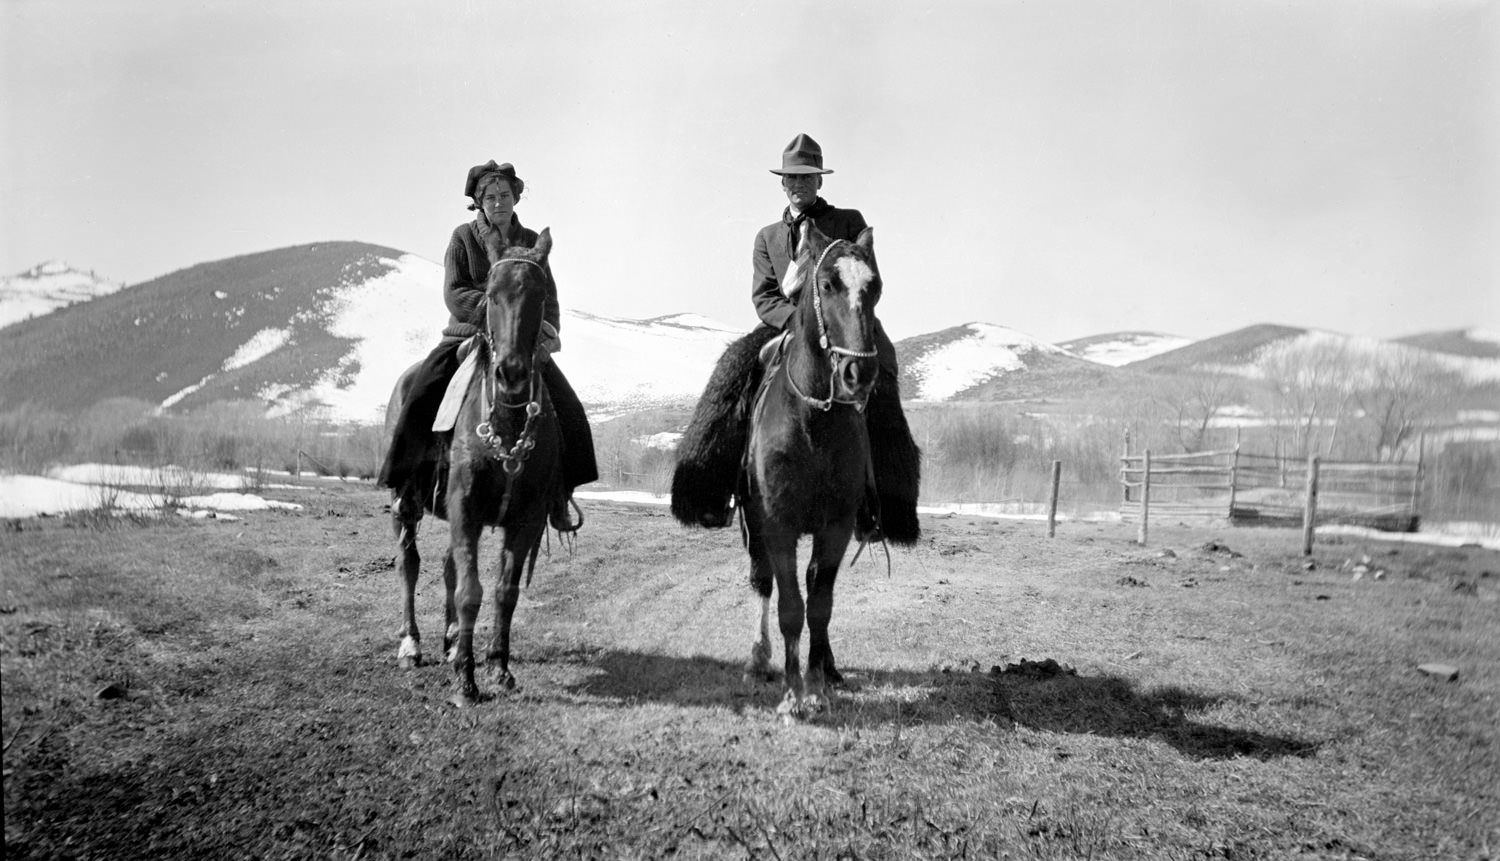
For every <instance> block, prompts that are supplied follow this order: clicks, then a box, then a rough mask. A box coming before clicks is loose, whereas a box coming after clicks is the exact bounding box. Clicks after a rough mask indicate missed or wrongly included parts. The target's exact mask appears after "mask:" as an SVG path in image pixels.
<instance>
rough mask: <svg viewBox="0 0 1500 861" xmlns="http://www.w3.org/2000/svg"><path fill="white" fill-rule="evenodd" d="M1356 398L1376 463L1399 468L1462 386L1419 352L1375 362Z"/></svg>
mask: <svg viewBox="0 0 1500 861" xmlns="http://www.w3.org/2000/svg"><path fill="white" fill-rule="evenodd" d="M1362 370H1363V374H1362V375H1361V380H1360V385H1359V386H1358V387H1357V388H1356V390H1355V392H1354V400H1355V404H1356V405H1357V406H1358V408H1359V411H1360V414H1361V419H1362V421H1363V423H1364V424H1365V425H1366V426H1367V428H1368V429H1369V441H1370V446H1371V453H1372V454H1373V456H1374V457H1375V459H1376V460H1379V461H1391V462H1396V461H1400V460H1403V459H1404V458H1405V455H1406V452H1407V451H1408V450H1409V449H1410V448H1411V446H1412V445H1413V444H1414V443H1415V442H1416V440H1417V439H1418V437H1419V436H1420V434H1421V432H1422V431H1423V430H1424V429H1426V428H1427V427H1429V426H1431V425H1432V424H1433V422H1434V421H1435V420H1436V419H1437V417H1438V416H1439V415H1441V414H1442V412H1444V410H1445V409H1446V408H1447V407H1448V406H1449V405H1451V403H1452V400H1453V398H1454V397H1455V396H1456V393H1457V392H1458V391H1459V390H1460V389H1461V388H1462V386H1463V381H1462V380H1461V379H1460V378H1459V376H1458V374H1457V373H1455V372H1454V371H1452V370H1450V369H1448V368H1447V367H1445V366H1444V365H1443V364H1442V363H1441V362H1439V361H1437V360H1436V359H1434V358H1432V357H1430V356H1426V355H1424V354H1423V353H1421V352H1419V351H1417V350H1400V351H1398V352H1392V353H1383V354H1380V355H1377V356H1374V357H1373V358H1372V360H1371V361H1370V362H1369V363H1368V364H1367V365H1366V366H1365V367H1364V368H1363V369H1362Z"/></svg>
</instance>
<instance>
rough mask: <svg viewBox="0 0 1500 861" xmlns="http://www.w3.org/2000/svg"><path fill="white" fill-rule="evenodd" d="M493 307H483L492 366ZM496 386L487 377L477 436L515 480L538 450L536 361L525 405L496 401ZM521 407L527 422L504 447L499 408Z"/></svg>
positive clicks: (517, 259) (513, 260)
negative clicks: (497, 427) (499, 430)
mask: <svg viewBox="0 0 1500 861" xmlns="http://www.w3.org/2000/svg"><path fill="white" fill-rule="evenodd" d="M501 263H525V264H527V265H529V266H535V267H536V268H537V269H539V270H541V272H542V274H543V275H544V276H545V275H546V274H547V270H546V269H543V268H542V265H541V264H540V263H537V262H536V261H534V260H526V259H524V258H521V257H507V258H505V259H504V260H497V261H495V266H499V265H500V264H501ZM493 307H494V306H493V305H492V304H491V303H490V302H489V300H488V299H486V300H485V306H484V324H485V325H484V342H485V344H486V345H487V346H488V347H489V351H490V361H491V362H494V361H495V359H496V357H497V356H498V355H499V354H498V353H497V352H496V351H495V335H494V331H495V330H494V328H493V327H491V326H490V311H491V309H492V308H493ZM494 386H495V375H494V374H493V373H486V374H485V375H484V381H483V384H482V386H481V388H480V391H481V392H482V398H483V401H482V403H481V404H480V407H481V408H482V409H483V411H484V415H485V416H486V417H487V420H486V421H482V422H480V423H479V425H478V426H477V427H475V428H474V434H475V435H476V436H478V437H479V439H480V441H482V442H483V443H484V444H485V445H487V446H488V447H489V449H490V451H491V452H492V453H493V454H494V455H495V457H496V458H498V459H499V461H500V466H501V468H502V469H504V470H505V473H506V475H509V476H512V477H514V476H516V475H517V474H519V473H520V472H521V470H522V469H523V468H524V467H525V465H526V459H527V458H529V457H531V450H532V449H534V448H536V419H537V416H539V415H541V414H542V404H541V401H540V399H539V398H538V397H537V370H536V361H535V357H533V359H532V365H531V373H530V374H529V375H528V376H527V394H526V400H525V401H522V402H520V403H504V402H500V401H497V400H495V392H494ZM520 407H525V408H526V421H525V422H524V423H522V425H521V432H520V433H519V434H517V435H516V441H515V443H513V444H512V445H510V446H509V447H507V446H506V445H505V440H503V439H502V438H500V437H498V436H496V435H495V431H494V425H495V424H498V422H497V421H496V419H495V411H496V410H498V409H500V408H505V409H519V408H520Z"/></svg>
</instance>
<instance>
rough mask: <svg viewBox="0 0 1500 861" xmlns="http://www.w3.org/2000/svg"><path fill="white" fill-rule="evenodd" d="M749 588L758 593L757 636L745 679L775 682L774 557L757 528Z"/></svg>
mask: <svg viewBox="0 0 1500 861" xmlns="http://www.w3.org/2000/svg"><path fill="white" fill-rule="evenodd" d="M749 545H750V546H749V550H750V588H751V589H752V590H753V591H754V592H755V601H754V609H753V612H754V614H755V636H754V637H753V638H752V639H751V642H750V660H749V661H748V662H747V663H746V664H745V674H744V677H743V681H744V683H745V684H747V685H751V684H757V683H760V682H769V681H773V680H775V678H776V673H775V672H774V671H772V669H771V587H772V584H773V582H774V580H773V574H772V571H771V560H770V559H769V558H767V557H766V553H765V544H764V543H763V542H762V541H761V540H760V533H759V529H758V528H752V529H750V535H749Z"/></svg>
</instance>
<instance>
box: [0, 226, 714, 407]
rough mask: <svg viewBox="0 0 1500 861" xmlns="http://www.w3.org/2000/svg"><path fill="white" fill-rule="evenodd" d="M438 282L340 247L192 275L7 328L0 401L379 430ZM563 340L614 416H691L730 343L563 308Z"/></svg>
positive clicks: (437, 311) (435, 302)
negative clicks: (680, 412)
mask: <svg viewBox="0 0 1500 861" xmlns="http://www.w3.org/2000/svg"><path fill="white" fill-rule="evenodd" d="M442 278H443V272H442V267H441V266H440V265H439V264H437V263H434V262H432V261H430V260H426V259H424V258H421V257H418V256H416V255H412V254H402V253H401V252H399V251H396V250H395V249H389V248H382V247H380V246H373V245H367V244H363V243H347V242H345V243H319V244H316V245H307V246H297V247H294V248H285V249H278V250H276V251H270V252H262V253H260V254H254V255H245V256H242V257H235V258H230V259H228V260H223V261H217V262H214V263H207V264H200V265H198V266H195V267H191V268H190V269H185V270H181V271H180V272H176V273H172V274H171V275H167V276H163V277H162V278H159V279H155V280H153V281H148V282H145V283H143V284H140V285H136V286H134V287H131V288H127V289H125V290H122V291H119V292H117V293H114V294H113V295H107V296H104V297H102V298H99V299H96V300H95V301H93V302H91V303H89V305H90V307H85V308H80V309H78V310H77V311H75V312H73V313H70V314H69V315H66V319H63V318H61V317H44V318H38V319H33V320H27V321H25V322H24V323H23V324H22V325H18V326H14V327H12V328H10V329H8V330H4V332H3V334H0V403H35V404H38V405H43V406H47V407H50V408H53V409H58V410H62V411H73V410H78V409H83V408H86V407H87V406H89V405H91V404H92V403H94V402H96V401H98V400H100V399H102V398H104V397H116V396H124V397H129V398H134V399H138V400H144V401H147V402H148V403H153V404H155V405H157V406H158V408H160V409H162V410H192V409H197V408H201V407H203V406H205V405H207V404H209V403H212V402H215V401H224V400H240V401H259V402H260V403H262V404H263V405H264V406H265V407H266V409H267V411H268V412H270V413H272V414H288V413H293V412H298V411H302V410H312V411H314V412H316V413H317V414H319V415H321V416H323V417H326V418H329V419H332V420H337V421H351V422H365V423H368V422H378V421H380V420H381V419H382V417H383V415H384V411H385V408H386V402H387V400H388V398H389V396H390V392H391V388H392V386H393V384H394V383H395V381H396V379H397V377H398V376H399V375H400V374H401V372H402V371H403V370H405V369H406V368H407V367H409V366H410V365H412V364H414V363H415V362H417V361H419V360H421V359H422V358H423V357H424V356H426V355H427V353H428V352H429V351H430V350H432V348H433V347H434V346H436V344H437V342H438V340H439V338H440V336H441V332H442V330H443V327H444V326H445V325H446V324H447V322H448V311H447V309H446V308H445V306H444V304H443V301H442ZM563 303H564V306H565V307H566V304H567V296H566V295H564V296H563ZM8 304H9V300H8V299H0V308H4V307H6V306H8ZM84 333H87V335H86V336H85V334H84ZM561 334H562V345H563V350H562V352H561V353H559V354H558V356H557V362H558V364H559V365H560V366H561V367H562V368H563V369H564V371H566V372H567V374H568V378H569V379H570V380H571V381H572V382H573V385H574V387H575V388H576V389H577V391H578V393H579V396H580V397H581V398H582V399H583V400H584V402H585V403H586V404H588V405H589V406H590V408H591V409H592V410H593V411H595V412H599V413H611V412H622V411H628V410H633V409H640V408H644V407H650V406H660V405H666V404H674V403H682V402H689V403H690V402H691V401H693V400H694V399H696V398H697V396H698V394H699V393H700V392H701V391H702V388H703V385H704V383H705V382H707V380H708V375H709V373H710V371H711V370H712V368H713V364H714V361H715V360H716V359H717V358H718V356H719V354H720V353H721V352H722V351H723V349H724V347H725V345H727V344H728V343H729V342H730V341H731V340H733V339H734V338H735V337H738V336H739V335H740V334H741V332H739V331H737V330H735V329H733V328H731V327H729V326H726V325H724V324H722V323H718V322H715V321H713V320H708V319H705V318H701V317H694V316H691V315H676V316H670V317H660V318H655V319H650V320H622V319H613V318H608V317H601V316H598V315H594V314H588V313H585V312H582V311H576V310H565V311H564V312H563V319H562V326H561ZM64 345H73V346H70V347H68V346H64Z"/></svg>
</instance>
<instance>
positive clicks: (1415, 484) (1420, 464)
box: [1410, 433, 1427, 532]
mask: <svg viewBox="0 0 1500 861" xmlns="http://www.w3.org/2000/svg"><path fill="white" fill-rule="evenodd" d="M1426 457H1427V434H1425V433H1424V434H1421V435H1419V436H1418V437H1417V472H1416V475H1413V476H1412V478H1411V521H1410V522H1411V531H1413V532H1416V531H1417V530H1418V529H1419V528H1420V524H1421V514H1420V513H1418V510H1417V507H1418V505H1420V504H1421V502H1422V479H1423V478H1424V475H1423V473H1425V472H1426V464H1425V463H1424V461H1425V460H1426Z"/></svg>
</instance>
